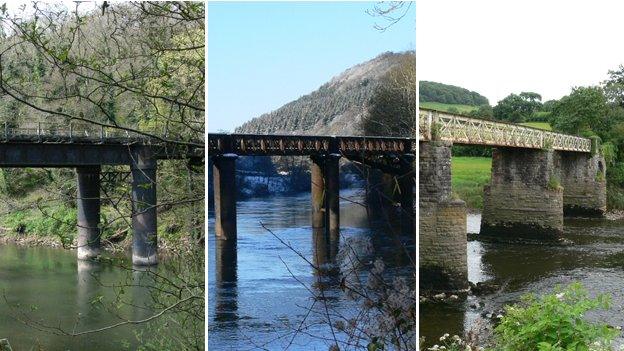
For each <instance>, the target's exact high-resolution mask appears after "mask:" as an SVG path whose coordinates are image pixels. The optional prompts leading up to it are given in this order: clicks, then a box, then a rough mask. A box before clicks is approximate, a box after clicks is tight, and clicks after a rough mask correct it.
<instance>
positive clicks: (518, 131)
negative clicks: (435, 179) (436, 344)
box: [418, 108, 592, 152]
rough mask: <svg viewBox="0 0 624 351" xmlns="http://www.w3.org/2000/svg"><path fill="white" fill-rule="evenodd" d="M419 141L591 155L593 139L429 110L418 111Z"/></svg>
mask: <svg viewBox="0 0 624 351" xmlns="http://www.w3.org/2000/svg"><path fill="white" fill-rule="evenodd" d="M418 115H419V123H418V140H420V141H429V140H443V141H450V142H453V143H454V144H466V145H489V146H505V147H517V148H529V149H549V148H552V149H554V150H561V151H574V152H591V147H592V146H591V140H590V139H587V138H582V137H578V136H574V135H568V134H562V133H555V132H550V131H546V130H542V129H537V128H532V127H527V126H522V125H518V124H513V123H504V122H494V121H488V120H483V119H478V118H470V117H465V116H460V115H454V114H450V113H446V112H440V111H435V110H429V109H422V108H421V109H420V110H419V113H418Z"/></svg>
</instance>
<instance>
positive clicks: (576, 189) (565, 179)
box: [558, 152, 607, 217]
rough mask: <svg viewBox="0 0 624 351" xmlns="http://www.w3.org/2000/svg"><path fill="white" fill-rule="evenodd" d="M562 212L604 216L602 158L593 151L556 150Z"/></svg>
mask: <svg viewBox="0 0 624 351" xmlns="http://www.w3.org/2000/svg"><path fill="white" fill-rule="evenodd" d="M558 154H559V155H560V160H561V161H560V162H561V185H562V186H563V214H564V215H565V216H576V217H604V214H605V212H606V211H607V182H606V180H605V179H606V178H605V160H604V158H603V157H602V155H600V154H598V153H595V154H594V155H592V154H587V153H578V152H559V153H558Z"/></svg>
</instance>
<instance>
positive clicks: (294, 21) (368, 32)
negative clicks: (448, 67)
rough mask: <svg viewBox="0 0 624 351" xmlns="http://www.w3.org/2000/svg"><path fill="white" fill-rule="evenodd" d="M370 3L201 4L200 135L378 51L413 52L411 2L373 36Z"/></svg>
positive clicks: (276, 103) (229, 126)
mask: <svg viewBox="0 0 624 351" xmlns="http://www.w3.org/2000/svg"><path fill="white" fill-rule="evenodd" d="M375 4H376V3H375V2H249V3H245V2H208V59H207V60H208V131H210V132H217V131H230V132H232V131H234V128H236V127H237V126H239V125H241V124H242V123H244V122H245V121H248V120H250V119H252V118H253V117H257V116H259V115H261V114H262V113H265V112H270V111H272V110H275V109H277V108H279V107H280V106H282V105H284V104H285V103H287V102H290V101H292V100H295V99H297V98H298V97H300V96H302V95H305V94H308V93H310V92H312V91H314V90H316V89H317V88H318V87H320V86H321V85H322V84H323V83H325V82H327V81H328V80H330V79H331V77H333V76H335V75H337V74H339V73H340V72H342V71H344V70H345V69H347V68H349V67H351V66H353V65H355V64H358V63H361V62H364V61H366V60H369V59H372V58H374V57H375V56H377V55H379V54H381V53H383V52H386V51H405V50H414V48H415V43H416V10H415V4H412V6H411V7H410V11H409V14H408V15H406V16H405V17H404V18H403V19H402V20H401V21H400V22H398V23H397V24H395V25H393V26H392V27H390V28H388V29H387V30H386V31H385V32H380V31H378V30H376V29H375V28H373V27H374V25H375V23H378V24H384V23H385V22H383V20H382V19H380V18H378V17H371V16H369V15H368V14H366V12H365V11H366V10H368V9H372V8H373V7H374V5H375Z"/></svg>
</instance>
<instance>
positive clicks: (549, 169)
mask: <svg viewBox="0 0 624 351" xmlns="http://www.w3.org/2000/svg"><path fill="white" fill-rule="evenodd" d="M560 179H561V178H560V172H559V157H558V155H557V154H556V152H554V151H552V150H532V149H522V148H497V149H494V150H493V153H492V178H491V181H490V184H489V185H486V186H485V189H484V197H483V214H482V219H481V234H482V235H486V236H490V237H493V238H496V239H500V240H503V241H507V240H517V239H539V240H558V239H560V238H561V236H562V234H563V188H562V186H561V180H560Z"/></svg>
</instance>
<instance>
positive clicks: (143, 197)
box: [130, 147, 158, 266]
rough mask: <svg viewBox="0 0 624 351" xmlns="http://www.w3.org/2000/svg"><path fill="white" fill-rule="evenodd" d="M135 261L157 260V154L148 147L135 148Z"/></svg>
mask: <svg viewBox="0 0 624 351" xmlns="http://www.w3.org/2000/svg"><path fill="white" fill-rule="evenodd" d="M130 168H131V171H132V212H133V213H132V229H133V232H134V233H133V236H132V264H134V265H137V266H150V265H155V264H157V263H158V257H157V251H158V237H157V229H158V225H157V220H156V218H157V214H156V169H157V162H156V158H154V157H153V155H152V154H151V150H150V149H149V148H146V147H145V148H144V147H139V148H136V149H135V150H133V152H132V164H131V167H130Z"/></svg>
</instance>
